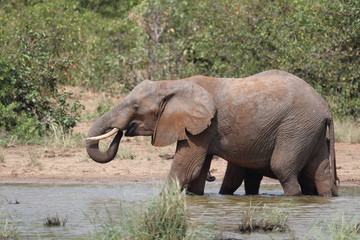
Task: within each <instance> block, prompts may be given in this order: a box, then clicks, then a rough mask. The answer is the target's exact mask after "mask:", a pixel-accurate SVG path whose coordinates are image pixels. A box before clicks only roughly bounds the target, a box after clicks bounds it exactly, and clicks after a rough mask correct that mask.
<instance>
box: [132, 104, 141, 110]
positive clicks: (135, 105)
mask: <svg viewBox="0 0 360 240" xmlns="http://www.w3.org/2000/svg"><path fill="white" fill-rule="evenodd" d="M133 108H134V110H135V111H138V110H139V108H140V106H139V105H138V104H136V103H135V104H134V105H133Z"/></svg>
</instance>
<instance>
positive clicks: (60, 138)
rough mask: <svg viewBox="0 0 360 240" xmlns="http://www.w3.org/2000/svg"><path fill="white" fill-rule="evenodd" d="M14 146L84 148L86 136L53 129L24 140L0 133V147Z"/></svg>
mask: <svg viewBox="0 0 360 240" xmlns="http://www.w3.org/2000/svg"><path fill="white" fill-rule="evenodd" d="M14 145H43V146H56V147H84V146H85V135H84V134H81V133H74V132H72V131H70V132H64V131H63V130H61V129H58V128H56V127H53V128H52V129H51V130H50V131H49V132H47V133H46V134H45V135H43V136H34V137H33V138H31V139H28V140H24V139H20V138H18V137H16V136H12V135H9V133H6V132H3V131H0V146H14Z"/></svg>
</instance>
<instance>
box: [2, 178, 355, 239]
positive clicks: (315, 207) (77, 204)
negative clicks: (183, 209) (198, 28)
mask: <svg viewBox="0 0 360 240" xmlns="http://www.w3.org/2000/svg"><path fill="white" fill-rule="evenodd" d="M219 189H220V184H219V183H210V184H208V185H207V188H206V192H207V193H208V195H207V196H187V197H186V198H187V205H188V209H189V212H190V215H191V219H192V220H194V221H195V222H199V223H209V222H210V223H213V224H214V225H215V228H216V229H217V230H219V231H222V232H235V230H236V229H237V228H238V226H239V223H240V220H241V218H242V212H243V211H244V210H246V209H248V208H249V207H259V208H262V207H263V206H264V205H266V206H268V207H271V208H272V207H279V208H290V211H291V215H290V218H289V225H290V227H291V228H292V229H293V230H294V234H295V235H296V236H303V235H304V234H305V233H306V231H307V230H308V229H309V228H310V227H311V225H312V224H313V223H314V222H315V220H321V219H329V218H331V217H332V216H333V215H334V213H344V215H345V216H348V217H349V218H350V217H351V216H354V215H355V216H356V215H357V216H358V215H360V204H359V202H360V201H359V199H360V188H359V187H355V186H353V187H351V186H348V187H340V197H337V198H323V197H309V196H304V197H291V198H290V197H284V196H283V192H282V189H281V187H280V186H279V185H262V186H261V190H262V194H261V195H259V196H243V195H244V190H243V189H240V190H239V192H237V193H236V194H237V195H234V196H222V195H218V194H217V192H218V190H219ZM160 190H161V184H150V183H128V184H102V185H99V184H0V213H1V215H2V216H4V214H5V215H6V214H7V213H9V212H10V213H11V214H12V217H13V219H14V221H15V223H16V226H17V229H18V230H19V231H20V233H21V236H23V237H25V238H34V239H37V238H38V236H39V237H40V238H41V239H54V238H57V239H86V238H88V237H89V234H90V233H91V232H92V231H93V229H94V224H93V223H91V221H90V220H93V219H95V216H96V215H97V214H99V216H100V218H99V217H97V218H96V220H97V221H99V220H100V219H101V218H102V217H106V209H107V210H108V211H110V212H111V213H112V214H113V215H114V216H116V215H117V214H118V212H119V205H120V203H121V205H122V206H124V207H125V208H126V207H129V206H130V207H140V206H143V205H144V202H148V201H150V200H151V199H152V198H153V196H154V195H156V194H158V193H159V192H160ZM16 200H17V201H18V202H19V203H20V204H9V202H15V201H16ZM55 215H58V216H59V217H60V218H63V217H66V216H67V217H68V222H67V223H66V225H65V227H52V228H48V227H45V226H44V225H43V222H44V219H45V218H46V217H53V216H55ZM89 218H90V219H89ZM234 234H235V233H234ZM235 235H237V236H240V237H242V238H245V239H246V238H249V237H250V235H243V236H241V235H239V234H235ZM264 236H265V235H264V234H251V239H256V238H258V239H264ZM283 237H284V235H280V236H276V239H279V238H280V239H281V238H283ZM284 238H285V239H286V238H288V235H286V236H285V237H284Z"/></svg>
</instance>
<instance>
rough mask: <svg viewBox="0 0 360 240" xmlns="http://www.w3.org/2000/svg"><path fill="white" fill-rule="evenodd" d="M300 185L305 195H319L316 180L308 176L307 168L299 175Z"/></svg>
mask: <svg viewBox="0 0 360 240" xmlns="http://www.w3.org/2000/svg"><path fill="white" fill-rule="evenodd" d="M299 183H300V187H301V193H302V194H303V195H318V193H317V191H316V186H315V182H314V178H313V177H311V176H308V175H307V171H306V168H305V169H304V170H303V171H302V172H301V173H300V174H299Z"/></svg>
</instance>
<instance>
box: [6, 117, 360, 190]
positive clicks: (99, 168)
mask: <svg viewBox="0 0 360 240" xmlns="http://www.w3.org/2000/svg"><path fill="white" fill-rule="evenodd" d="M87 125H89V124H87ZM85 128H86V127H85ZM335 148H336V159H337V173H338V176H339V178H340V181H341V184H344V185H347V184H356V185H360V144H346V143H336V145H335ZM174 152H175V145H172V146H169V147H164V148H155V147H153V146H151V144H150V139H149V138H145V137H138V138H124V139H122V142H121V144H120V149H119V153H118V155H117V157H116V158H115V159H114V160H113V161H111V162H109V163H107V164H98V163H95V162H94V161H92V160H91V159H90V158H89V157H88V155H87V153H86V150H85V147H68V148H65V147H53V146H40V145H23V146H18V145H15V146H8V147H0V155H2V157H1V159H0V160H1V161H0V169H1V170H0V182H2V183H116V182H150V181H165V180H166V177H167V174H168V172H169V169H170V166H171V163H172V156H173V154H174ZM226 163H227V162H226V161H225V160H223V159H221V158H215V159H214V160H213V161H212V164H211V168H210V171H211V173H212V174H213V175H214V176H215V177H216V181H222V179H223V176H224V173H225V169H226ZM263 182H275V183H277V180H273V179H268V178H265V179H264V180H263Z"/></svg>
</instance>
